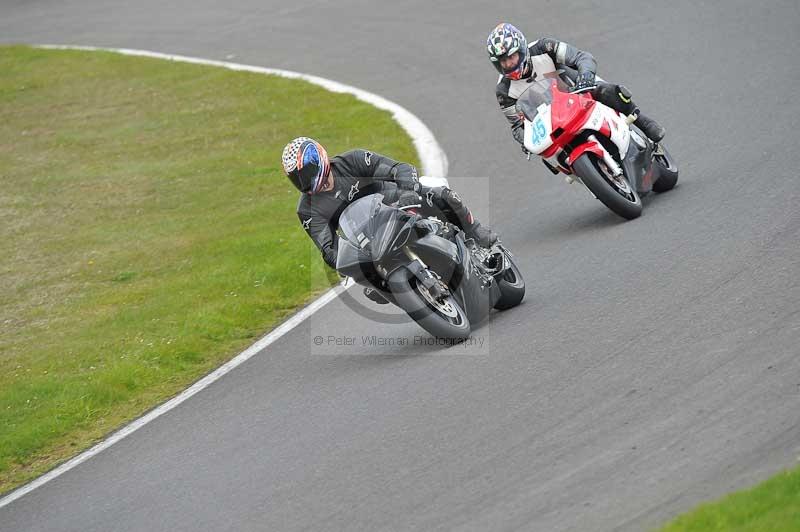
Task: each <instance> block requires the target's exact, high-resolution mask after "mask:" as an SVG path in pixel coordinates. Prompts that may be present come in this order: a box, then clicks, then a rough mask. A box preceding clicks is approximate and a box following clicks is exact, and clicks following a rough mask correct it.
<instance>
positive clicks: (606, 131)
mask: <svg viewBox="0 0 800 532" xmlns="http://www.w3.org/2000/svg"><path fill="white" fill-rule="evenodd" d="M600 134H601V135H603V136H604V137H607V138H611V126H610V125H609V124H608V120H606V119H605V118H604V119H603V125H602V126H600Z"/></svg>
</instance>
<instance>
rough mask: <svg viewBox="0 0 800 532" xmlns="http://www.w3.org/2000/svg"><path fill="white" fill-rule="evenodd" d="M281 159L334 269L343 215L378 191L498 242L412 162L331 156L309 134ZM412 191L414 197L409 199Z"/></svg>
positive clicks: (358, 154)
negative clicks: (421, 179) (427, 183)
mask: <svg viewBox="0 0 800 532" xmlns="http://www.w3.org/2000/svg"><path fill="white" fill-rule="evenodd" d="M282 163H283V169H284V171H285V172H286V175H287V176H288V177H289V180H290V181H291V182H292V184H293V185H294V186H295V187H296V188H297V189H298V190H299V191H300V192H302V195H301V196H300V201H299V202H298V203H297V216H298V217H299V218H300V223H301V224H302V225H303V229H305V230H306V232H307V233H308V236H310V237H311V239H312V240H313V241H314V243H315V244H316V246H317V247H318V248H319V250H320V252H321V253H322V257H323V259H324V260H325V263H326V264H327V265H328V266H330V267H331V268H335V267H336V253H337V248H336V243H337V238H338V237H337V235H336V229H337V228H338V227H339V216H340V215H341V214H342V212H343V211H344V209H345V207H347V206H348V205H349V204H350V203H352V202H353V201H355V200H357V199H358V198H361V197H363V196H366V195H369V194H374V193H376V192H377V193H381V194H383V195H384V203H387V204H389V203H393V202H395V201H398V200H399V201H401V202H404V203H406V204H413V203H419V202H421V204H422V205H423V207H427V208H429V209H431V210H436V211H438V212H441V213H442V214H443V215H444V216H445V217H446V218H447V219H448V221H449V222H451V223H453V224H455V225H457V226H459V227H461V228H462V229H463V230H464V231H465V232H466V233H467V235H468V236H469V237H471V238H473V239H475V241H476V242H477V243H478V244H479V245H481V246H484V247H490V246H491V245H492V244H493V243H494V242H495V241H497V235H496V234H495V233H494V232H493V231H492V230H491V229H489V228H488V227H486V226H482V225H481V224H480V222H478V220H476V219H475V218H474V217H473V215H472V213H471V212H470V211H469V209H468V208H467V206H466V205H464V203H463V202H462V201H461V197H460V196H459V195H458V194H457V193H456V192H455V191H453V190H451V189H449V188H447V187H425V186H423V185H421V184H420V182H419V179H418V178H417V169H416V168H415V167H414V166H413V165H411V164H408V163H403V162H397V161H394V160H393V159H390V158H389V157H386V156H385V155H381V154H379V153H375V152H371V151H368V150H363V149H356V150H350V151H347V152H345V153H342V154H341V155H337V156H335V157H332V158H330V159H329V158H328V154H327V153H326V151H325V148H324V147H323V146H322V145H321V144H320V143H319V142H317V141H315V140H313V139H311V138H308V137H299V138H296V139H294V140H292V141H291V142H290V143H289V144H287V145H286V147H285V148H284V149H283V155H282ZM401 196H402V198H401ZM409 196H413V198H411V200H409ZM367 295H368V297H370V298H371V299H373V297H371V295H370V294H369V293H367ZM378 297H379V296H378ZM379 302H382V301H379Z"/></svg>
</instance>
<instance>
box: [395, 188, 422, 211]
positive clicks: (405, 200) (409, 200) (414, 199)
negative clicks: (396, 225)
mask: <svg viewBox="0 0 800 532" xmlns="http://www.w3.org/2000/svg"><path fill="white" fill-rule="evenodd" d="M419 204H420V199H419V194H417V193H416V192H411V191H410V190H404V191H403V192H402V193H401V194H400V199H398V200H397V206H398V207H408V206H409V205H419Z"/></svg>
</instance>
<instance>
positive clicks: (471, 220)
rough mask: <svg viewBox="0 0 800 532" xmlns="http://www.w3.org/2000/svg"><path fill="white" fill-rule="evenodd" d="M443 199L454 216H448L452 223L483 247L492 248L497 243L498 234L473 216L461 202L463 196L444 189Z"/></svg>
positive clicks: (442, 192) (442, 191)
mask: <svg viewBox="0 0 800 532" xmlns="http://www.w3.org/2000/svg"><path fill="white" fill-rule="evenodd" d="M440 194H441V197H442V199H443V200H444V201H445V205H446V207H447V210H449V211H450V213H447V214H452V215H453V216H452V217H451V216H448V218H449V219H450V221H451V222H453V223H455V224H456V225H458V226H459V227H461V228H462V229H463V230H464V232H465V233H466V235H467V236H468V237H470V238H472V239H474V240H475V242H477V243H478V245H479V246H481V247H485V248H488V247H492V244H494V243H495V242H497V239H498V236H497V233H495V232H494V231H492V230H491V229H490V228H488V227H485V226H483V225H481V223H480V222H479V221H478V220H476V219H475V217H474V216H472V213H471V212H470V210H469V209H468V208H467V206H466V205H464V202H463V201H461V196H459V195H458V193H457V192H455V191H454V190H451V189H449V188H444V189H442V190H441V192H440ZM453 217H454V218H455V219H453Z"/></svg>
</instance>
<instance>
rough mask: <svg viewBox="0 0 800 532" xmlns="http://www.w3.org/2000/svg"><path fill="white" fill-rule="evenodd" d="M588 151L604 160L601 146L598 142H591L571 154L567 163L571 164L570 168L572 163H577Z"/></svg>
mask: <svg viewBox="0 0 800 532" xmlns="http://www.w3.org/2000/svg"><path fill="white" fill-rule="evenodd" d="M587 151H588V152H591V153H594V154H595V155H597V157H598V158H600V159H602V158H603V155H604V153H603V148H602V147H601V146H600V145H599V144H597V143H596V142H594V141H590V142H587V143H585V144H581V145H580V146H578V147H577V148H575V149H574V150H572V153H570V154H569V157H568V158H567V162H568V163H569V165H570V166H572V163H574V162H575V161H577V160H578V157H580V156H581V155H583V154H584V153H586V152H587Z"/></svg>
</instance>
